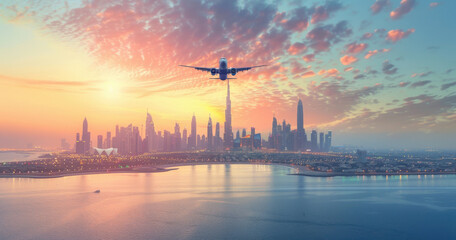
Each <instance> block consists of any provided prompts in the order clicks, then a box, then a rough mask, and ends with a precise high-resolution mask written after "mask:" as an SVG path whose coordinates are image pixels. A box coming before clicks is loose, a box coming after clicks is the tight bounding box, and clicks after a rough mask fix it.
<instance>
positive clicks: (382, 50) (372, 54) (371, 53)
mask: <svg viewBox="0 0 456 240" xmlns="http://www.w3.org/2000/svg"><path fill="white" fill-rule="evenodd" d="M381 52H389V49H387V48H384V49H380V50H377V49H375V50H372V51H369V52H367V54H366V55H365V56H364V58H365V59H369V58H370V57H372V56H374V55H376V54H377V53H381Z"/></svg>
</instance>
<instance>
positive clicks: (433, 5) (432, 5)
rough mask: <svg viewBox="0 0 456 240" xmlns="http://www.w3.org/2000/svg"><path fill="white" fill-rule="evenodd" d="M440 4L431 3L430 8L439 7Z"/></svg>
mask: <svg viewBox="0 0 456 240" xmlns="http://www.w3.org/2000/svg"><path fill="white" fill-rule="evenodd" d="M439 4H440V3H438V2H431V3H430V4H429V7H437V6H438V5H439Z"/></svg>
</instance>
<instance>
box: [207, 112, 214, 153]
mask: <svg viewBox="0 0 456 240" xmlns="http://www.w3.org/2000/svg"><path fill="white" fill-rule="evenodd" d="M212 143H213V140H212V119H211V116H210V115H209V122H208V123H207V150H213V149H212Z"/></svg>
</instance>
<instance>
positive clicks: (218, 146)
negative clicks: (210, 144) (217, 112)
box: [214, 122, 222, 151]
mask: <svg viewBox="0 0 456 240" xmlns="http://www.w3.org/2000/svg"><path fill="white" fill-rule="evenodd" d="M214 149H215V150H217V151H220V150H221V149H222V139H221V138H220V123H218V122H217V123H216V124H215V136H214Z"/></svg>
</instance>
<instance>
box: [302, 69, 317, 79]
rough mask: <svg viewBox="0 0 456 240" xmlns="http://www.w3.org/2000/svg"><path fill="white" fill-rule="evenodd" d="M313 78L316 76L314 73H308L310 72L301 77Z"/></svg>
mask: <svg viewBox="0 0 456 240" xmlns="http://www.w3.org/2000/svg"><path fill="white" fill-rule="evenodd" d="M313 76H315V73H314V71H308V72H305V73H303V74H302V76H301V77H302V78H309V77H313Z"/></svg>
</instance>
